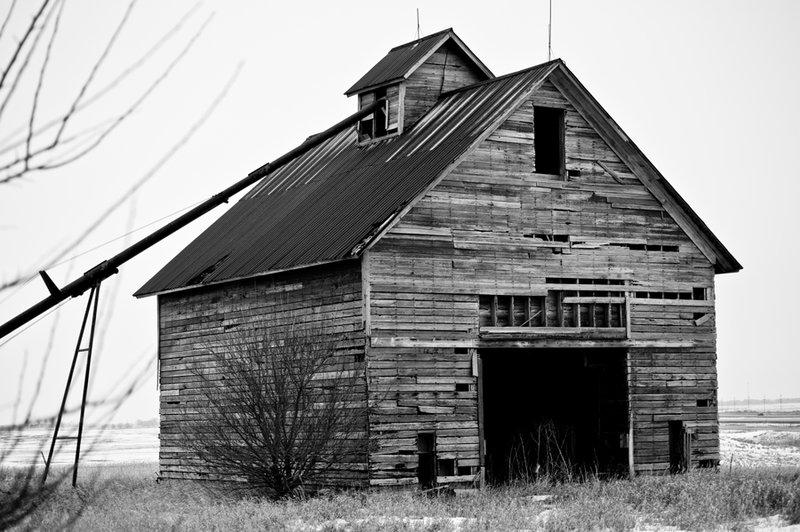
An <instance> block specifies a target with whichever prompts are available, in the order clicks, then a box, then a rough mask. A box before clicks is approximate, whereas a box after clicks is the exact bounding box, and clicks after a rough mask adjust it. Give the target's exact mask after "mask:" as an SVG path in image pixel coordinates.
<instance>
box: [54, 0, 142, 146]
mask: <svg viewBox="0 0 800 532" xmlns="http://www.w3.org/2000/svg"><path fill="white" fill-rule="evenodd" d="M135 4H136V0H131V2H130V4H128V9H126V10H125V14H124V15H123V16H122V20H120V23H119V25H118V26H117V29H116V30H114V33H113V34H112V35H111V39H110V40H109V41H108V44H106V47H105V49H103V53H101V54H100V58H99V59H98V60H97V62H95V64H94V66H93V67H92V70H91V71H90V72H89V75H88V76H87V77H86V80H85V81H84V83H83V86H82V87H81V90H80V91H78V95H77V96H76V97H75V100H73V102H72V105H71V106H70V108H69V111H67V114H66V115H64V118H63V119H62V120H61V125H60V126H59V128H58V132H57V133H56V136H55V138H54V139H53V142H52V145H54V146H55V145H57V144H58V141H59V139H60V138H61V135H62V133H63V132H64V129H65V128H66V127H67V122H69V120H70V118H72V115H73V114H74V113H75V110H76V108H77V107H78V104H80V102H81V99H82V98H83V95H84V94H86V89H88V88H89V85H90V84H91V83H92V81H93V80H94V77H95V75H96V74H97V71H98V70H99V69H100V66H101V65H102V64H103V62H104V61H105V59H106V57H107V56H108V53H109V52H110V51H111V48H113V46H114V42H115V41H116V40H117V37H118V36H119V34H120V33H122V29H123V28H124V27H125V24H126V23H127V22H128V17H129V16H130V14H131V11H132V10H133V6H134V5H135Z"/></svg>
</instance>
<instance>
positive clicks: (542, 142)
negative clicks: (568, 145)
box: [533, 107, 564, 175]
mask: <svg viewBox="0 0 800 532" xmlns="http://www.w3.org/2000/svg"><path fill="white" fill-rule="evenodd" d="M533 148H534V151H535V164H534V171H535V172H536V173H539V174H554V175H563V174H564V110H563V109H556V108H553V107H534V108H533Z"/></svg>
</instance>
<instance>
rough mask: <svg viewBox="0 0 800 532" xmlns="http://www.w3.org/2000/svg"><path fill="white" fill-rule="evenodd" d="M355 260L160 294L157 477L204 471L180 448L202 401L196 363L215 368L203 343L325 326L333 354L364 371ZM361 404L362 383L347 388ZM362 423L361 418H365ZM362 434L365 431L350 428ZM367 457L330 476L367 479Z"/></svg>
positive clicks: (351, 481)
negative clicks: (288, 328)
mask: <svg viewBox="0 0 800 532" xmlns="http://www.w3.org/2000/svg"><path fill="white" fill-rule="evenodd" d="M361 285H362V280H361V272H360V265H358V263H355V262H347V263H344V264H339V265H333V266H327V267H317V268H309V269H305V270H299V271H296V272H288V273H283V274H276V275H273V276H269V277H260V278H254V279H250V280H246V281H239V282H232V283H226V284H221V285H218V286H212V287H208V288H205V289H199V290H192V291H189V292H183V293H177V294H167V295H162V296H160V297H159V314H160V323H159V330H160V342H159V350H160V389H161V392H160V394H161V403H160V414H161V436H160V438H161V448H160V453H159V461H160V468H161V476H163V477H165V478H187V477H188V478H196V477H198V476H199V477H200V478H204V475H203V468H202V465H201V464H198V463H197V462H196V461H195V460H194V456H193V453H192V452H191V451H190V450H188V449H187V448H185V446H184V445H183V443H182V442H183V440H184V438H185V437H186V421H187V420H188V419H202V417H203V415H204V408H206V405H205V401H204V400H203V396H202V394H201V390H200V388H199V387H200V386H202V381H201V380H200V378H199V377H198V376H197V375H196V373H195V368H197V367H199V366H200V365H202V367H203V369H204V370H205V371H213V370H214V368H213V367H212V366H213V364H214V362H213V358H212V357H211V356H209V355H208V354H207V353H208V350H209V349H210V348H213V347H214V346H215V345H220V343H221V342H224V341H226V338H233V339H234V340H235V339H236V337H237V334H241V331H247V330H251V329H253V328H255V327H261V328H262V329H264V328H265V329H267V330H273V331H279V330H280V328H281V327H284V326H286V325H289V324H293V325H294V326H296V327H301V328H302V327H309V326H310V327H313V328H314V329H315V330H319V329H323V330H324V331H327V332H328V333H330V334H331V335H332V336H333V337H334V339H335V341H336V346H337V347H336V349H337V351H336V355H337V357H336V359H337V362H341V363H342V364H343V365H344V367H345V368H346V369H351V370H356V371H360V372H363V371H364V364H363V362H360V361H363V355H364V344H365V337H364V326H363V317H362V298H361ZM353 392H354V394H356V396H358V397H362V398H363V403H362V407H363V406H366V405H365V403H366V389H365V383H364V382H363V381H362V383H361V384H360V385H359V386H358V389H357V390H353ZM364 426H365V429H366V420H364ZM351 437H353V438H365V437H366V433H365V432H364V433H356V434H352V435H351ZM366 460H367V457H366V456H356V457H353V458H352V461H351V463H348V464H341V466H340V467H337V468H335V469H334V470H332V471H331V475H330V477H329V478H328V481H329V482H330V483H332V484H340V483H346V484H348V485H353V484H356V485H357V484H363V483H365V482H366V475H367V463H366Z"/></svg>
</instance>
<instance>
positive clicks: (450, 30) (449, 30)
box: [389, 28, 455, 52]
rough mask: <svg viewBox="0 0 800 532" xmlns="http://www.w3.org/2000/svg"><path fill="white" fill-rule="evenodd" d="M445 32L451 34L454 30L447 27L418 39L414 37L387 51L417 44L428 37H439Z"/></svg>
mask: <svg viewBox="0 0 800 532" xmlns="http://www.w3.org/2000/svg"><path fill="white" fill-rule="evenodd" d="M445 33H453V34H455V32H454V31H453V28H447V29H446V30H441V31H437V32H436V33H431V34H430V35H426V36H425V37H420V38H419V39H414V40H413V41H408V42H407V43H405V44H399V45H397V46H395V47H394V48H392V49H391V50H389V51H390V52H394V51H395V50H399V49H400V48H405V47H407V46H411V45H412V44H419V43H421V42H423V41H427V40H429V39H433V38H438V37H441V36H442V35H443V34H445Z"/></svg>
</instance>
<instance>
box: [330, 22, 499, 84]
mask: <svg viewBox="0 0 800 532" xmlns="http://www.w3.org/2000/svg"><path fill="white" fill-rule="evenodd" d="M448 39H452V40H453V42H455V43H456V45H457V46H458V47H459V48H461V49H462V50H463V51H464V53H465V54H466V55H467V56H468V57H469V58H470V59H471V60H472V61H473V63H475V66H476V67H477V68H478V69H480V70H482V71H483V72H484V73H485V74H486V76H487V77H492V73H491V72H490V71H489V69H488V68H486V66H485V65H484V64H483V63H482V62H481V61H480V60H479V59H478V58H477V57H476V56H475V55H474V54H473V53H472V52H471V51H470V49H469V48H467V46H466V45H465V44H464V43H463V41H461V39H459V38H458V36H457V35H456V34H455V32H454V31H453V29H452V28H449V29H446V30H444V31H440V32H437V33H434V34H432V35H428V36H427V37H423V38H422V39H418V40H416V41H411V42H409V43H406V44H401V45H400V46H395V47H394V48H392V49H391V50H389V53H388V54H386V56H385V57H384V58H383V59H381V60H380V61H378V63H377V64H376V65H375V66H373V67H372V68H371V69H370V70H369V72H367V73H366V74H364V76H362V77H361V79H359V80H358V81H357V82H356V83H355V85H353V86H352V87H350V88H349V89H347V92H345V94H346V95H347V96H350V95H351V94H355V93H358V92H361V91H363V90H365V89H369V88H371V87H378V86H380V85H383V84H386V83H390V82H392V81H399V80H402V79H404V78H406V77H408V76H409V75H410V74H411V73H412V69H413V68H414V66H415V65H418V64H420V63H421V62H422V61H423V60H424V59H425V58H426V57H428V56H429V55H430V54H432V53H433V52H435V51H436V50H437V49H438V48H439V46H441V45H442V44H443V43H444V42H445V41H447V40H448Z"/></svg>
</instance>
